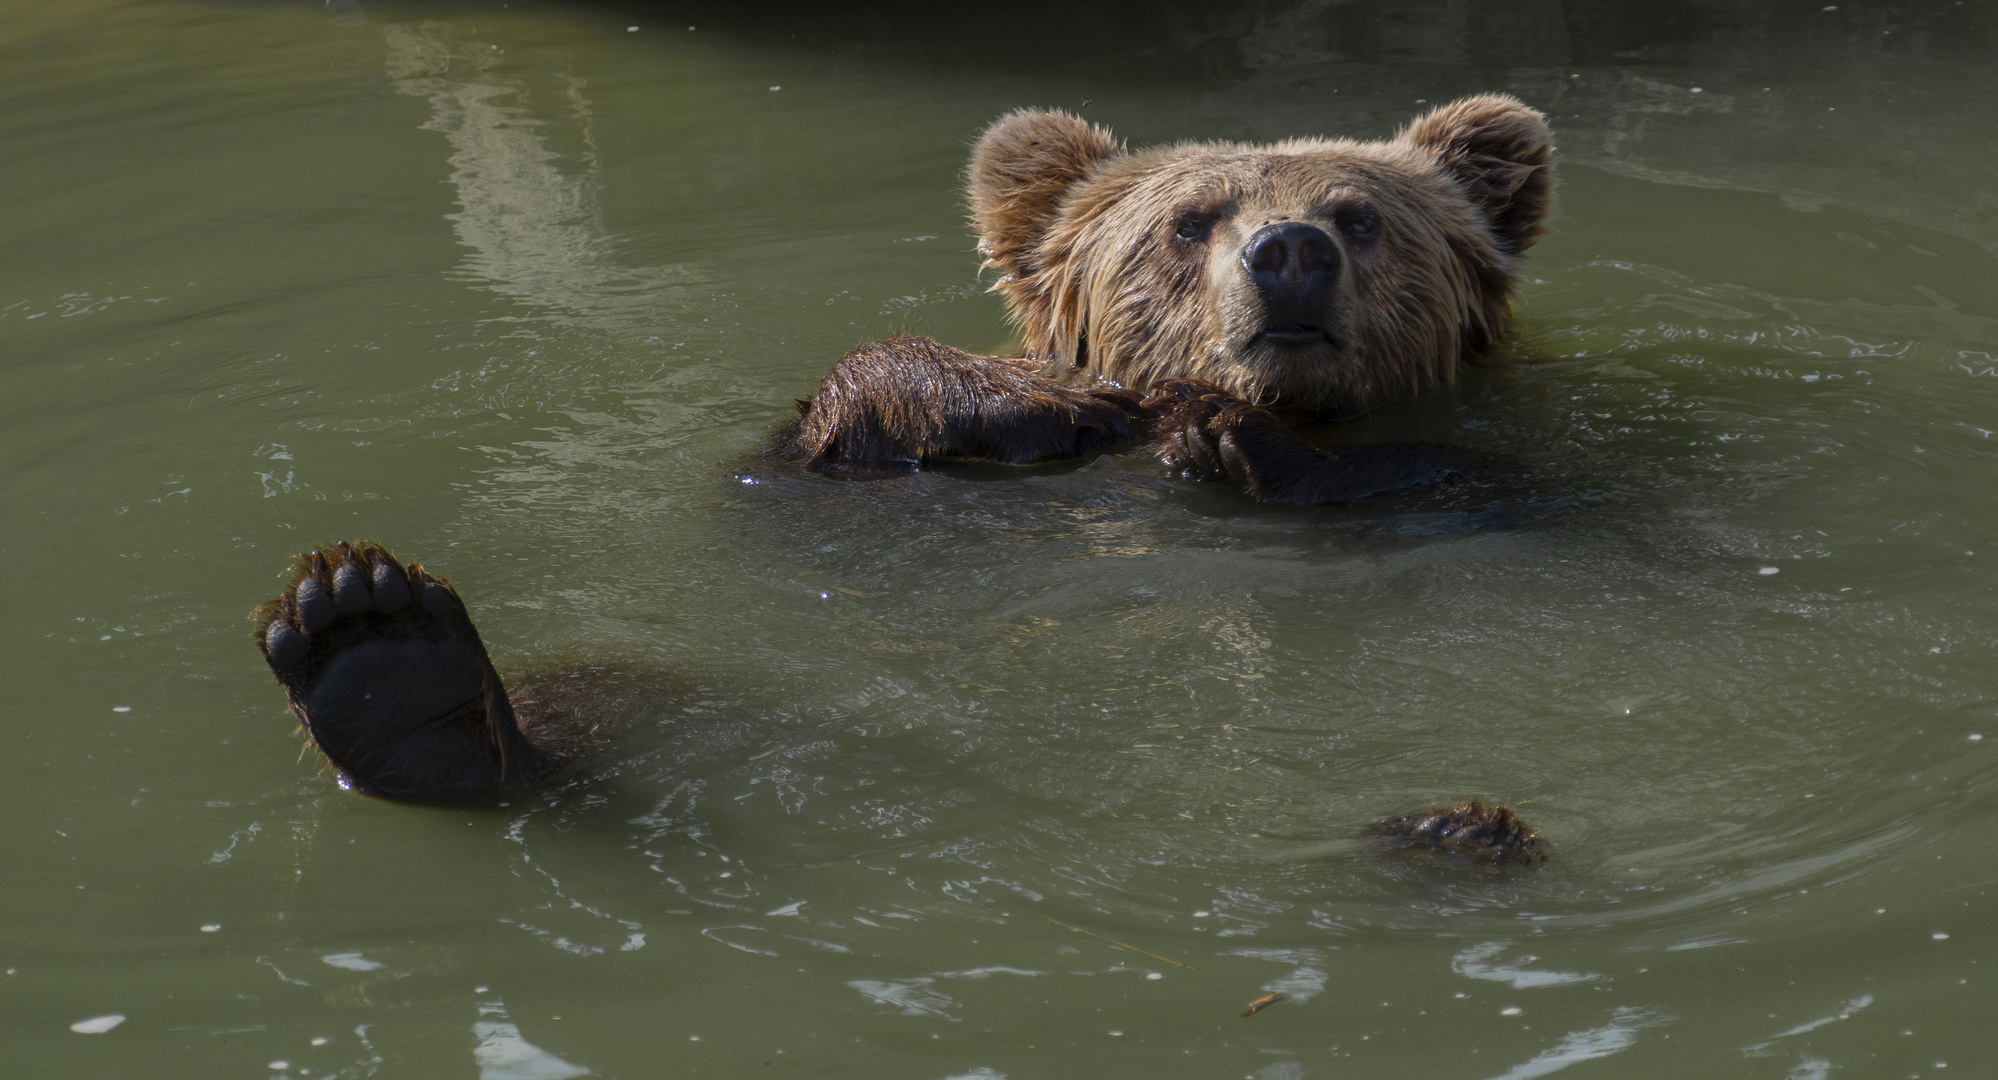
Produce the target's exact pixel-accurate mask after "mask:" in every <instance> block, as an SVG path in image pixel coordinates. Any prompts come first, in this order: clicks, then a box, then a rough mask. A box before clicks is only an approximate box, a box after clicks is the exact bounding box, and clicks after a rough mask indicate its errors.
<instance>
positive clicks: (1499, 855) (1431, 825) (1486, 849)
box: [1370, 799, 1547, 866]
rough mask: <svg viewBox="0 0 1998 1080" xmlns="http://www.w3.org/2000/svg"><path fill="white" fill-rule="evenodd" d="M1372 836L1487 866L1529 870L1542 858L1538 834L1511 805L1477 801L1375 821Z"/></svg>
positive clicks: (1542, 844) (1543, 847) (1544, 850)
mask: <svg viewBox="0 0 1998 1080" xmlns="http://www.w3.org/2000/svg"><path fill="white" fill-rule="evenodd" d="M1370 831H1371V832H1372V833H1374V834H1375V835H1377V836H1381V837H1384V838H1387V839H1388V840H1389V841H1390V842H1392V843H1396V844H1398V845H1400V846H1406V847H1429V848H1435V849H1437V850H1439V851H1446V852H1449V853H1450V854H1452V855H1458V856H1462V857H1464V858H1467V859H1470V860H1471V861H1473V862H1476V863H1481V864H1485V865H1491V866H1532V865H1536V864H1538V863H1540V862H1543V861H1545V860H1546V858H1547V848H1546V844H1545V842H1544V841H1542V840H1541V839H1540V833H1539V831H1538V830H1536V829H1534V828H1533V826H1531V825H1528V824H1527V823H1526V822H1524V821H1521V820H1520V819H1519V816H1518V815H1517V814H1514V813H1513V812H1512V809H1511V808H1510V807H1506V806H1499V805H1496V804H1494V805H1492V806H1486V805H1485V804H1484V803H1483V802H1482V801H1480V800H1478V799H1472V800H1470V801H1469V802H1464V803H1459V804H1457V805H1456V806H1439V807H1433V808H1431V809H1428V810H1423V811H1421V812H1419V813H1414V814H1408V815H1405V816H1403V817H1393V818H1388V819H1387V820H1386V821H1381V822H1376V823H1375V824H1374V825H1373V827H1372V829H1371V830H1370Z"/></svg>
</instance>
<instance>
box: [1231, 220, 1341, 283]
mask: <svg viewBox="0 0 1998 1080" xmlns="http://www.w3.org/2000/svg"><path fill="white" fill-rule="evenodd" d="M1242 267H1243V268H1244V269H1246V270H1247V271H1248V272H1249V280H1250V281H1252V282H1254V283H1255V285H1256V288H1258V289H1261V290H1262V291H1263V292H1265V293H1268V294H1269V295H1271V296H1275V297H1282V298H1284V299H1288V300H1297V301H1303V300H1307V299H1309V298H1310V296H1311V295H1312V294H1313V293H1315V292H1317V291H1318V290H1320V289H1322V288H1324V287H1325V286H1327V285H1330V284H1331V283H1332V281H1333V279H1335V278H1337V277H1338V276H1339V245H1338V244H1336V243H1333V241H1332V238H1331V237H1330V236H1327V235H1326V234H1325V230H1323V229H1320V228H1318V227H1317V226H1315V225H1306V224H1305V223H1303V222H1301V221H1284V222H1279V223H1277V224H1275V225H1270V226H1267V227H1265V228H1263V229H1261V230H1258V231H1257V233H1256V234H1255V235H1254V236H1251V237H1249V244H1248V246H1247V247H1245V248H1243V249H1242Z"/></svg>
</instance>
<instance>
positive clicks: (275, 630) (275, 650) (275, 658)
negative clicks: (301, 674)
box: [264, 618, 308, 671]
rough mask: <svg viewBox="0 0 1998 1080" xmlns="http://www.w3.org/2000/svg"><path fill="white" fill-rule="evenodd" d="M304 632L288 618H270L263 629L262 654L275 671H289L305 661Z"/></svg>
mask: <svg viewBox="0 0 1998 1080" xmlns="http://www.w3.org/2000/svg"><path fill="white" fill-rule="evenodd" d="M307 648H308V646H307V645H306V643H305V634H304V633H302V632H300V630H299V629H298V627H296V626H293V625H292V624H291V621H290V620H288V619H283V618H278V619H272V620H271V624H270V626H269V627H267V628H266V629H265V630H264V656H265V657H266V658H268V659H269V660H270V662H271V667H272V668H273V669H275V670H277V671H290V670H292V669H293V668H296V667H298V665H300V664H302V663H304V662H305V653H306V649H307Z"/></svg>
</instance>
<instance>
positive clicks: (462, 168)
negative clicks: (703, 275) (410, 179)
mask: <svg viewBox="0 0 1998 1080" xmlns="http://www.w3.org/2000/svg"><path fill="white" fill-rule="evenodd" d="M382 33H383V37H384V40H385V42H386V45H387V54H386V57H385V64H386V66H387V69H388V74H389V77H390V79H392V80H393V83H394V86H395V89H396V92H397V93H401V94H408V95H410V96H412V97H421V98H424V99H425V100H427V101H428V102H429V103H430V109H431V117H430V120H429V121H428V122H427V123H425V124H424V125H423V129H424V130H426V131H435V132H440V133H442V134H443V135H444V137H445V139H446V140H448V141H449V143H450V145H451V149H452V151H453V152H452V154H451V158H450V164H451V167H452V173H451V178H450V180H451V184H452V185H453V186H454V187H455V188H456V189H457V192H458V202H459V206H460V209H459V211H458V212H457V213H455V214H452V215H450V220H451V223H452V227H453V229H454V230H455V231H456V233H457V236H458V241H459V243H461V244H463V245H465V246H466V247H468V248H470V249H472V250H471V254H470V255H468V256H467V257H466V259H465V262H464V264H463V272H464V273H465V274H466V275H468V276H469V277H470V278H471V279H473V280H476V281H479V282H482V283H484V285H485V287H487V288H490V289H492V290H493V291H495V292H498V293H500V294H501V295H504V296H509V297H513V298H515V299H517V300H520V301H522V302H523V303H526V304H529V305H531V306H533V307H535V308H537V309H539V310H538V311H537V312H536V314H534V315H532V316H503V317H502V318H501V321H502V322H512V321H525V322H529V323H535V322H553V323H556V324H576V323H581V324H583V325H589V326H594V327H596V328H598V329H610V330H622V329H628V328H632V327H636V326H642V325H645V324H646V323H647V322H649V321H651V320H655V319H657V318H658V317H659V314H660V309H661V307H662V305H665V304H667V303H669V294H670V293H671V291H672V290H673V289H675V288H680V287H684V286H685V285H687V284H688V283H690V282H692V281H695V280H697V277H696V275H694V274H693V273H691V272H690V271H688V270H687V269H686V268H684V267H679V266H651V267H633V266H622V265H619V263H618V261H617V259H616V249H617V241H616V239H615V238H614V237H612V236H610V235H608V234H606V233H605V231H604V228H603V222H602V214H601V210H600V207H599V204H598V203H599V197H600V195H599V181H598V173H597V170H598V162H597V147H596V139H595V135H594V133H593V129H592V123H593V120H594V117H593V115H592V113H591V109H590V99H589V95H588V93H587V90H588V83H587V81H586V80H584V79H583V78H582V77H580V76H577V75H574V74H572V73H569V72H567V71H564V72H560V73H538V74H541V75H542V78H543V79H544V80H545V81H546V85H544V87H543V89H542V90H541V94H542V95H545V96H546V97H547V98H550V99H552V100H553V102H554V103H555V104H556V105H557V107H558V108H559V109H560V110H561V111H560V112H559V113H558V114H556V115H555V116H553V117H543V116H540V115H537V113H536V110H535V102H536V97H537V95H536V93H535V92H534V91H533V90H531V89H530V87H529V83H528V80H527V78H525V77H522V76H517V75H508V74H505V73H503V72H502V71H501V70H499V69H500V66H501V65H502V64H503V63H504V62H505V55H504V51H503V50H502V48H501V47H500V46H499V45H496V44H491V43H487V42H482V41H481V40H480V39H479V38H478V37H476V36H474V35H470V34H467V33H464V32H462V31H460V30H458V29H457V28H456V27H455V26H453V25H452V24H450V23H444V22H424V23H414V24H403V25H394V24H391V25H388V26H385V27H384V28H383V30H382ZM558 127H559V129H560V130H561V131H562V133H563V134H564V135H567V136H568V137H569V138H570V140H571V141H573V142H574V143H575V144H576V149H575V150H573V151H572V152H570V153H569V154H563V153H558V152H557V151H555V150H554V149H552V148H551V147H550V145H549V142H550V132H551V131H552V130H556V129H557V128H558ZM564 162H568V163H569V168H570V170H571V171H567V172H565V171H564V169H563V167H562V163H564Z"/></svg>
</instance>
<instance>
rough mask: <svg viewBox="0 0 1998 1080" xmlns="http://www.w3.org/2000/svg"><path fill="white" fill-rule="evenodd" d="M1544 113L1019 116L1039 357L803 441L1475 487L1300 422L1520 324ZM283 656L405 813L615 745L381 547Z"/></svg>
mask: <svg viewBox="0 0 1998 1080" xmlns="http://www.w3.org/2000/svg"><path fill="white" fill-rule="evenodd" d="M1551 156H1552V143H1551V140H1550V137H1549V135H1548V131H1547V126H1546V123H1545V121H1544V119H1543V118H1542V117H1541V115H1540V114H1539V113H1537V112H1534V111H1533V110H1532V109H1529V108H1527V107H1526V106H1524V105H1522V104H1520V103H1519V102H1518V101H1515V100H1513V99H1512V98H1509V97H1503V96H1496V95H1489V96H1482V97H1473V98H1466V99H1464V100H1462V101H1459V102H1456V103H1454V104H1451V105H1448V106H1445V107H1443V108H1440V109H1437V110H1435V111H1433V112H1431V113H1429V114H1428V115H1426V116H1424V117H1422V118H1421V119H1419V120H1417V121H1416V122H1415V123H1413V124H1412V125H1410V126H1409V127H1408V128H1407V129H1405V130H1404V131H1402V132H1401V133H1400V134H1399V135H1397V136H1395V137H1394V138H1392V139H1388V140H1384V141H1379V142H1355V141H1352V140H1346V139H1295V140H1291V141H1288V142H1283V143H1277V144H1274V145H1269V146H1253V145H1246V144H1230V143H1190V144H1181V145H1176V146H1169V147H1162V148H1158V149H1153V150H1147V151H1140V152H1135V153H1134V152H1130V151H1127V150H1125V149H1124V148H1123V147H1122V146H1121V145H1119V144H1118V143H1117V142H1116V141H1115V140H1114V139H1112V138H1111V136H1110V135H1109V133H1108V132H1105V131H1104V130H1102V129H1101V128H1097V127H1093V126H1091V125H1089V124H1087V123H1084V122H1083V121H1081V120H1079V119H1077V118H1075V117H1073V116H1069V115H1067V114H1065V113H1058V112H1044V111H1023V112H1016V113H1013V114H1011V115H1008V116H1006V117H1003V118H1001V119H1000V120H999V121H998V122H997V123H995V124H994V125H993V126H992V127H991V128H990V129H988V130H987V131H986V133H985V135H984V136H983V138H981V139H980V140H979V143H978V147H977V149H976V151H975V153H974V154H973V157H972V162H971V168H970V176H969V194H970V201H971V211H972V220H973V223H974V225H975V226H976V228H977V231H978V234H979V246H980V249H981V250H982V251H983V253H984V255H985V258H986V262H987V264H988V265H990V266H994V267H999V268H1002V269H1003V270H1004V271H1005V275H1004V276H1003V277H1001V278H1000V279H999V283H998V285H997V286H996V288H998V289H999V290H1000V291H1001V292H1003V293H1004V294H1005V296H1006V300H1007V304H1008V308H1009V311H1010V312H1011V315H1012V318H1013V320H1014V322H1015V323H1016V324H1017V326H1018V328H1019V329H1020V331H1021V333H1022V335H1023V337H1024V340H1025V351H1026V355H1025V356H1024V357H1021V358H1017V359H1005V358H998V357H989V356H975V355H972V354H970V353H967V352H964V351H962V350H958V349H953V348H950V347H949V346H945V345H940V344H938V343H936V342H933V341H928V340H925V339H919V338H896V339H891V340H887V341H880V342H876V343H874V344H872V345H867V346H864V347H862V348H860V349H856V350H854V351H853V352H851V353H848V354H847V355H846V356H844V357H842V358H841V359H840V360H839V362H838V363H836V364H835V365H834V366H833V368H832V371H831V372H830V373H829V374H827V376H826V377H825V380H824V381H823V383H821V385H820V386H819V389H818V391H817V393H815V394H814V395H813V397H812V399H811V400H810V401H806V402H800V403H799V411H800V416H799V420H798V422H797V425H796V427H795V429H793V430H792V431H791V432H790V433H789V434H788V436H787V437H786V439H785V440H784V445H785V447H786V448H787V449H788V450H789V452H790V453H791V454H792V455H793V456H794V457H796V458H797V459H799V460H802V461H805V462H807V463H809V464H810V465H812V466H813V467H815V468H818V469H822V470H827V471H833V472H843V471H856V470H857V471H874V470H881V469H898V468H901V469H906V468H913V467H918V466H921V465H923V464H925V463H930V462H939V461H947V460H951V459H961V458H982V459H986V460H990V461H997V462H1006V463H1016V464H1022V463H1027V462H1033V461H1039V460H1043V459H1047V458H1058V457H1072V456H1076V455H1081V454H1088V453H1092V452H1095V451H1099V450H1105V449H1109V448H1112V447H1114V446H1116V445H1117V444H1119V443H1121V442H1126V441H1129V440H1134V439H1137V438H1140V437H1146V436H1149V438H1150V439H1151V440H1152V446H1153V447H1154V449H1155V450H1156V452H1157V453H1158V455H1159V457H1160V458H1161V460H1163V461H1164V462H1165V463H1166V465H1167V466H1168V467H1169V468H1171V469H1172V470H1174V471H1175V472H1178V473H1181V474H1184V475H1188V476H1192V477H1194V478H1198V479H1220V478H1228V479H1231V480H1233V481H1234V482H1236V483H1237V484H1239V485H1240V486H1241V487H1242V488H1243V489H1244V490H1245V491H1247V492H1248V493H1249V494H1251V495H1253V496H1255V497H1257V498H1261V499H1270V500H1277V501H1284V502H1297V503H1310V502H1327V501H1338V500H1347V499H1355V498H1360V497H1364V496H1366V495H1370V494H1374V493H1377V492H1381V491H1386V490H1390V489H1394V488H1398V487H1406V486H1410V485H1414V484H1422V483H1429V482H1434V481H1438V480H1446V479H1450V478H1452V477H1455V476H1462V475H1465V473H1466V472H1467V471H1470V470H1474V469H1475V468H1476V467H1477V459H1476V457H1475V456H1474V455H1471V454H1469V453H1468V452H1465V451H1462V450H1459V449H1456V448H1451V447H1443V446H1420V445H1406V446H1374V447H1359V448H1351V449H1345V450H1341V451H1339V452H1337V453H1327V452H1324V451H1320V450H1318V449H1317V448H1315V447H1313V446H1312V445H1311V444H1309V443H1308V442H1306V441H1305V440H1304V439H1303V438H1302V437H1300V436H1299V435H1298V434H1296V433H1295V431H1294V425H1295V424H1296V423H1297V422H1298V421H1300V420H1302V419H1306V418H1311V417H1335V418H1336V417H1344V416H1353V415H1357V414H1360V413H1364V412H1366V411H1368V410H1370V409H1374V408H1378V407H1379V406H1381V405H1383V404H1386V403H1388V402H1390V401H1393V400H1395V399H1397V398H1401V397H1405V396H1407V395H1409V394H1412V393H1414V392H1416V391H1418V390H1420V389H1422V388H1424V387H1426V386H1430V385H1433V384H1436V383H1440V382H1446V381H1448V380H1449V379H1450V378H1451V377H1452V375H1453V374H1454V372H1455V370H1456V366H1457V364H1458V362H1459V361H1460V360H1461V359H1462V358H1463V357H1464V356H1466V355H1468V354H1470V353H1473V352H1475V351H1477V350H1478V349H1480V348H1483V347H1484V346H1485V345H1487V344H1488V343H1489V342H1491V341H1492V339H1493V338H1494V337H1495V336H1496V335H1498V334H1499V333H1501V332H1503V330H1504V329H1505V327H1506V324H1507V322H1508V320H1509V318H1510V302H1511V296H1512V291H1513V288H1514V285H1515V283H1516V280H1517V272H1518V268H1517V262H1516V259H1517V256H1518V255H1519V253H1520V252H1521V251H1523V250H1524V249H1525V248H1526V247H1527V246H1529V245H1530V244H1532V242H1533V241H1534V239H1535V238H1536V237H1537V236H1539V235H1540V233H1541V232H1542V231H1543V229H1544V222H1545V220H1546V217H1547V215H1548V213H1549V210H1550V205H1551V200H1552V198H1553V183H1554V181H1553V174H1552V172H1551V166H1550V161H1551ZM256 620H257V641H258V646H259V648H260V650H261V651H262V652H263V655H264V658H265V660H266V661H267V662H268V663H269V664H270V667H271V669H272V671H273V672H275V673H276V675H277V677H278V681H279V682H280V683H281V684H283V686H284V688H285V692H286V695H287V697H288V698H289V700H290V703H291V707H292V711H293V712H294V713H295V714H297V716H298V718H299V720H300V722H301V723H302V724H303V725H304V729H305V731H306V733H307V734H308V736H309V737H310V738H311V740H312V741H313V743H314V745H316V746H318V747H319V749H320V750H321V751H322V752H324V753H325V755H326V757H327V759H328V760H329V761H330V762H331V763H332V764H333V766H334V767H335V768H336V769H337V770H338V771H339V773H340V775H341V777H342V778H343V781H344V782H345V783H347V784H348V785H349V786H351V787H354V788H357V789H359V790H362V791H365V792H368V793H371V794H376V795H382V796H386V797H391V798H399V799H441V798H459V797H490V796H492V795H495V794H499V793H503V792H506V791H510V790H514V789H518V788H521V787H525V786H527V785H530V784H533V783H536V782H538V781H540V780H542V779H545V778H546V777H548V776H550V775H552V774H553V773H554V772H555V771H556V770H558V769H559V768H560V767H561V766H562V765H563V763H564V762H566V761H570V760H573V759H574V757H575V755H576V752H577V751H578V749H579V748H581V747H582V746H584V745H586V744H587V743H588V741H589V736H590V723H589V718H588V717H586V716H581V715H578V710H575V709H564V708H561V707H559V706H558V705H557V704H555V703H553V702H552V701H551V699H550V697H549V696H548V695H543V694H539V693H535V692H532V691H530V692H527V693H522V692H521V690H522V687H520V686H516V687H515V692H514V693H512V694H509V693H508V691H507V689H506V687H505V686H504V685H502V682H501V680H500V677H499V675H498V674H497V673H496V672H495V671H494V670H493V666H492V663H491V661H490V660H489V659H488V658H487V656H486V651H485V647H484V645H483V644H482V643H481V641H480V639H479V635H478V632H477V630H475V629H474V628H473V626H472V623H471V620H470V617H469V616H468V615H467V613H466V610H465V606H464V604H463V602H462V601H461V600H460V599H459V598H458V595H457V593H456V592H455V591H453V590H452V589H451V587H450V586H449V585H448V584H446V583H444V582H443V581H441V580H439V579H438V578H436V577H435V576H433V575H431V574H429V573H427V572H426V571H425V570H424V569H423V568H422V567H421V566H416V565H411V566H408V567H405V566H404V565H403V564H401V563H400V562H398V561H397V560H396V559H395V557H394V556H392V555H391V554H389V552H388V551H387V550H385V549H383V548H381V547H380V546H379V545H375V544H360V545H348V544H346V543H341V544H338V545H335V546H333V547H330V548H320V549H318V550H316V551H313V552H310V553H308V554H306V555H303V556H300V557H299V558H298V560H296V563H295V571H294V574H293V580H292V583H291V585H290V587H289V588H287V589H286V590H285V592H284V594H283V595H282V596H280V597H279V598H278V599H276V600H273V601H271V602H269V603H267V604H265V605H263V606H262V607H260V608H258V610H257V614H256ZM1380 828H1381V829H1382V831H1383V832H1385V833H1387V834H1389V835H1392V836H1395V837H1398V838H1405V842H1411V843H1421V844H1425V845H1430V846H1438V847H1442V848H1445V849H1447V850H1451V851H1455V852H1458V853H1473V854H1477V853H1483V856H1482V857H1487V858H1488V859H1489V860H1490V861H1496V862H1508V861H1532V860H1531V858H1522V857H1521V856H1522V853H1526V852H1530V851H1537V848H1536V847H1535V845H1536V843H1537V841H1536V840H1535V839H1534V834H1533V833H1532V830H1530V829H1527V828H1525V827H1524V826H1523V825H1520V824H1519V823H1518V822H1517V821H1516V819H1513V818H1512V816H1511V813H1510V811H1506V810H1504V808H1503V807H1495V808H1492V809H1490V810H1487V809H1486V808H1484V807H1483V806H1481V805H1480V804H1478V803H1475V802H1472V803H1467V804H1464V805H1463V806H1459V807H1450V808H1445V809H1440V810H1432V811H1425V812H1424V813H1423V814H1419V815H1414V816H1411V817H1408V818H1398V819H1393V820H1392V821H1390V822H1387V823H1383V825H1382V826H1381V827H1380Z"/></svg>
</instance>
